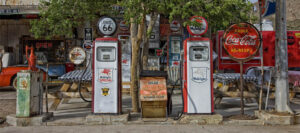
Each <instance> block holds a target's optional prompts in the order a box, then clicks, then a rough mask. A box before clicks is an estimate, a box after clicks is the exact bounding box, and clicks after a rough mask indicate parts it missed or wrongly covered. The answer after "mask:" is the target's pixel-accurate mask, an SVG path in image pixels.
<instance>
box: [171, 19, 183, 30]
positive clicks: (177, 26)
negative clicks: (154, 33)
mask: <svg viewBox="0 0 300 133" xmlns="http://www.w3.org/2000/svg"><path fill="white" fill-rule="evenodd" d="M180 26H181V25H180V23H179V22H178V21H176V20H173V21H172V22H171V24H170V30H171V31H172V32H177V31H179V30H180Z"/></svg>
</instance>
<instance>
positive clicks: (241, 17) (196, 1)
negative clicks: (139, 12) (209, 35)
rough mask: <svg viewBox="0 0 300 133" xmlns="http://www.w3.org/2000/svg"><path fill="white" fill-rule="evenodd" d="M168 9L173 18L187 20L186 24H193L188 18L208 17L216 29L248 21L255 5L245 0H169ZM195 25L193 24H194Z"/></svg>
mask: <svg viewBox="0 0 300 133" xmlns="http://www.w3.org/2000/svg"><path fill="white" fill-rule="evenodd" d="M169 2H170V3H172V4H168V9H170V10H171V12H170V13H169V15H170V16H169V19H170V21H171V20H172V19H182V20H185V22H184V25H187V24H192V23H191V22H189V21H186V20H188V19H189V18H190V17H191V16H194V15H197V16H202V17H204V18H206V20H207V21H208V23H209V26H211V27H212V29H213V30H214V31H216V30H220V29H225V27H227V26H228V25H229V24H232V23H238V22H247V21H249V20H250V19H254V18H250V15H249V14H248V13H249V12H250V11H251V10H252V7H253V5H252V4H251V3H250V2H245V0H188V1H187V0H169ZM192 25H193V24H192Z"/></svg>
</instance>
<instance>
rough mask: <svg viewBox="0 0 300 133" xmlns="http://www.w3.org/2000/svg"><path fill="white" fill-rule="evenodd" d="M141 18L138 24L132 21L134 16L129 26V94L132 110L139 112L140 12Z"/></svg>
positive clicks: (141, 23)
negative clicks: (130, 51)
mask: <svg viewBox="0 0 300 133" xmlns="http://www.w3.org/2000/svg"><path fill="white" fill-rule="evenodd" d="M141 17H142V19H141V22H140V23H139V24H137V23H136V22H134V19H135V18H131V19H130V21H131V22H130V23H131V28H130V38H131V44H132V57H131V58H132V64H131V88H130V94H131V97H132V111H133V112H139V111H140V108H139V97H138V81H139V79H138V71H137V69H138V61H139V50H140V44H141V40H142V37H143V31H144V27H145V26H144V23H145V15H144V14H142V16H141Z"/></svg>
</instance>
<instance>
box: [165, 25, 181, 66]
mask: <svg viewBox="0 0 300 133" xmlns="http://www.w3.org/2000/svg"><path fill="white" fill-rule="evenodd" d="M170 30H171V35H169V38H168V39H169V44H168V66H169V67H174V66H177V67H179V66H180V60H181V59H180V53H181V50H182V35H181V25H180V23H179V22H178V21H176V20H173V21H172V22H171V24H170Z"/></svg>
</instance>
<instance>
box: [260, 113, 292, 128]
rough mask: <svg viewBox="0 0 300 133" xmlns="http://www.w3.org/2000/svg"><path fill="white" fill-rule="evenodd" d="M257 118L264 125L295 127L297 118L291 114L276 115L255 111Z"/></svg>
mask: <svg viewBox="0 0 300 133" xmlns="http://www.w3.org/2000/svg"><path fill="white" fill-rule="evenodd" d="M254 113H255V116H256V117H258V118H259V119H260V120H262V121H263V125H294V124H295V116H294V115H291V114H276V113H271V112H266V111H258V110H257V111H254Z"/></svg>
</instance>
